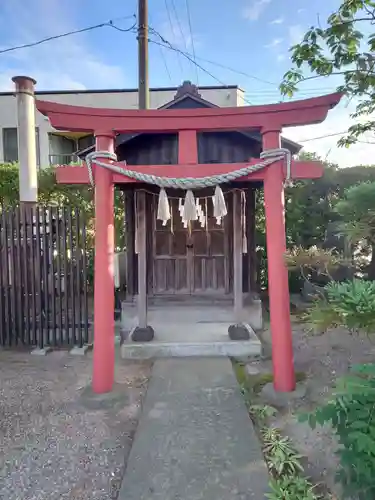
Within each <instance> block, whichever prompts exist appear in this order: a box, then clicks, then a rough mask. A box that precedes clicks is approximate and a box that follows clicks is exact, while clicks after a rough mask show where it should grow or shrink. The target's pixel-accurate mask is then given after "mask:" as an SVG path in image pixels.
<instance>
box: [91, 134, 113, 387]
mask: <svg viewBox="0 0 375 500" xmlns="http://www.w3.org/2000/svg"><path fill="white" fill-rule="evenodd" d="M96 149H97V150H99V151H100V150H102V151H103V150H104V151H109V152H113V151H114V135H113V133H112V132H109V133H103V134H96ZM103 161H104V160H103ZM94 168H95V172H94V176H95V280H94V317H95V319H94V353H93V378H92V387H93V391H94V392H96V393H104V392H110V391H111V390H112V386H113V381H114V369H115V329H114V308H115V303H114V279H113V255H114V214H113V203H114V187H113V183H112V172H111V171H110V170H108V169H106V168H103V167H99V166H95V167H94Z"/></svg>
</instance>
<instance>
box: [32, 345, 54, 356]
mask: <svg viewBox="0 0 375 500" xmlns="http://www.w3.org/2000/svg"><path fill="white" fill-rule="evenodd" d="M51 351H52V347H48V346H47V347H43V349H40V348H39V347H36V348H35V349H33V350H32V351H31V353H30V354H32V355H33V356H46V355H47V354H48V353H49V352H51Z"/></svg>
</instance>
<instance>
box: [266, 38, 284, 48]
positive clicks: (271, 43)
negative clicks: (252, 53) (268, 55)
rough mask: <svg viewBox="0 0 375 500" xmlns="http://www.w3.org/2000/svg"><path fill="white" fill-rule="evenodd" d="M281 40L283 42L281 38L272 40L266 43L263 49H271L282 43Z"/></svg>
mask: <svg viewBox="0 0 375 500" xmlns="http://www.w3.org/2000/svg"><path fill="white" fill-rule="evenodd" d="M283 40H284V39H283V38H274V39H273V40H272V41H271V42H270V43H268V44H267V45H265V46H264V47H265V48H266V49H273V48H275V47H277V46H278V45H280V43H282V42H283Z"/></svg>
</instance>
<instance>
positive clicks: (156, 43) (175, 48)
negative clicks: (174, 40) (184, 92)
mask: <svg viewBox="0 0 375 500" xmlns="http://www.w3.org/2000/svg"><path fill="white" fill-rule="evenodd" d="M151 30H152V29H151ZM151 30H150V31H151ZM152 31H154V30H152ZM164 40H165V39H164ZM149 41H150V43H153V44H155V45H160V46H162V47H166V48H167V49H169V50H172V51H174V52H179V53H180V54H181V55H182V56H184V57H185V58H186V59H187V60H188V61H190V62H191V63H192V64H194V65H196V66H197V67H198V68H199V69H200V70H201V71H203V72H204V73H206V74H207V75H208V76H210V77H211V78H213V79H214V80H216V81H217V82H218V83H220V85H222V86H223V87H228V85H227V84H226V83H224V82H223V81H222V80H220V79H219V78H217V77H216V76H215V75H213V74H212V73H211V72H210V71H209V70H207V69H206V68H204V67H203V66H202V65H201V64H199V63H197V62H196V61H194V59H193V58H192V57H191V56H190V55H189V54H188V53H186V52H184V51H183V50H180V49H178V48H177V47H174V46H173V45H172V44H171V43H170V42H168V41H167V40H165V42H166V43H161V42H158V41H156V40H151V39H150V40H149ZM244 101H245V102H247V103H248V104H250V105H251V104H252V103H251V102H250V101H249V100H248V99H246V98H245V97H244Z"/></svg>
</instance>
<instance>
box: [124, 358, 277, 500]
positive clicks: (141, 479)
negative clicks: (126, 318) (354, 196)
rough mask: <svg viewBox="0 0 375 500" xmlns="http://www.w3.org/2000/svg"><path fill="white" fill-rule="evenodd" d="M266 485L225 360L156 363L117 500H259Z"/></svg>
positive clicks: (253, 437)
mask: <svg viewBox="0 0 375 500" xmlns="http://www.w3.org/2000/svg"><path fill="white" fill-rule="evenodd" d="M268 480H269V479H268V473H267V469H266V466H265V463H264V461H263V457H262V453H261V450H260V445H259V442H258V440H257V437H256V435H255V432H254V429H253V426H252V423H251V420H250V418H249V416H248V413H247V410H246V407H245V404H244V401H243V398H242V395H241V394H240V390H239V386H238V384H237V381H236V379H235V376H234V373H233V370H232V366H231V363H230V361H229V360H228V359H226V358H207V359H205V358H199V359H194V358H190V359H165V360H157V361H156V362H155V364H154V367H153V371H152V375H151V380H150V384H149V388H148V391H147V395H146V398H145V401H144V407H143V411H142V415H141V419H140V422H139V425H138V428H137V432H136V435H135V439H134V442H133V447H132V450H131V452H130V456H129V460H128V464H127V469H126V471H125V476H124V480H123V483H122V486H121V490H120V495H119V500H203V499H204V500H250V499H251V500H263V499H264V498H265V493H266V492H268V491H269V490H268Z"/></svg>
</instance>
